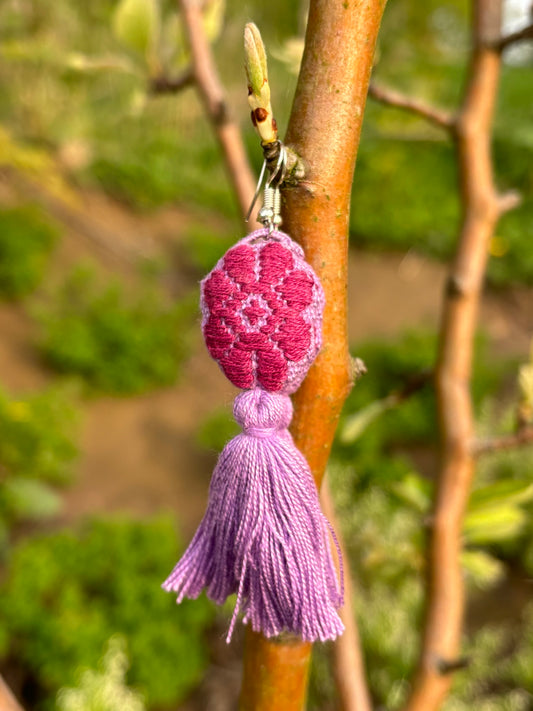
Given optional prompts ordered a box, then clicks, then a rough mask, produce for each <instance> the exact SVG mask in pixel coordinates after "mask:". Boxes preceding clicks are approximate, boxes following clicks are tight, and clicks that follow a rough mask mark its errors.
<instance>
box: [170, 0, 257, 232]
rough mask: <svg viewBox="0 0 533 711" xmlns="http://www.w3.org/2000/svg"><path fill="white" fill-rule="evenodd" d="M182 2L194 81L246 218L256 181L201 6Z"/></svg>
mask: <svg viewBox="0 0 533 711" xmlns="http://www.w3.org/2000/svg"><path fill="white" fill-rule="evenodd" d="M178 2H179V6H180V9H181V17H182V19H183V25H184V28H185V31H186V33H187V38H188V41H189V45H190V50H191V62H192V72H193V75H194V80H195V83H196V86H197V88H198V91H199V93H200V96H201V98H202V101H203V103H204V106H205V109H206V112H207V115H208V117H209V119H210V121H211V123H212V125H213V128H214V131H215V133H216V136H217V138H218V141H219V143H220V146H221V148H222V152H223V154H224V163H225V165H226V167H227V170H228V173H229V177H230V180H231V183H232V185H233V188H234V190H235V194H236V196H237V199H238V202H239V207H240V211H241V213H242V214H244V215H246V214H247V212H248V208H249V207H250V201H249V196H250V194H252V195H253V194H254V192H255V180H254V177H253V174H252V171H251V169H250V164H249V162H248V158H247V156H246V151H245V149H244V144H243V141H242V137H241V134H240V131H239V128H238V126H237V125H236V124H235V122H234V121H233V120H232V119H231V117H230V113H229V109H228V106H227V104H226V99H225V96H224V91H223V88H222V84H221V82H220V79H219V76H218V72H217V69H216V66H215V62H214V59H213V54H212V52H211V47H210V45H209V42H208V40H207V37H206V34H205V31H204V27H203V22H202V14H201V7H200V3H198V2H195V1H194V0H178ZM250 227H253V225H250Z"/></svg>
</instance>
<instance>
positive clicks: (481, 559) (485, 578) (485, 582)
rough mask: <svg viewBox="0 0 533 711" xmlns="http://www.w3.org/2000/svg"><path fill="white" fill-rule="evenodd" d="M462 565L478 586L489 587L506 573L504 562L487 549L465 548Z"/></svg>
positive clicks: (462, 553) (462, 554)
mask: <svg viewBox="0 0 533 711" xmlns="http://www.w3.org/2000/svg"><path fill="white" fill-rule="evenodd" d="M461 565H462V567H463V569H464V570H465V571H466V573H467V574H468V576H469V577H470V578H471V580H472V582H473V583H474V585H476V586H477V587H478V588H489V587H491V586H492V585H495V584H496V583H498V582H499V581H500V580H501V579H502V578H503V577H504V575H505V568H504V565H503V563H502V562H501V561H500V560H498V559H497V558H494V556H492V555H490V554H489V553H487V552H486V551H471V550H463V551H462V552H461Z"/></svg>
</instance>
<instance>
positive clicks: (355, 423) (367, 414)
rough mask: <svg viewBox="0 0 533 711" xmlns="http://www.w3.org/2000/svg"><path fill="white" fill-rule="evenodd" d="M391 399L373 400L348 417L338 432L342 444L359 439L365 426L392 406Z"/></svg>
mask: <svg viewBox="0 0 533 711" xmlns="http://www.w3.org/2000/svg"><path fill="white" fill-rule="evenodd" d="M392 404H393V401H392V400H391V398H390V397H386V398H383V399H382V400H375V401H374V402H371V403H370V405H367V406H366V407H365V408H363V409H362V410H359V412H356V413H355V414H354V415H352V416H351V417H348V418H347V419H346V421H345V422H344V425H343V427H342V429H341V430H340V433H339V441H340V442H341V443H342V444H351V443H352V442H354V441H355V440H356V439H359V437H360V436H361V434H362V433H363V432H364V431H365V430H366V428H367V427H368V426H369V425H370V424H371V423H372V422H373V421H374V420H375V419H377V418H378V417H379V416H380V415H382V414H383V413H384V412H386V411H387V410H390V408H391V407H392Z"/></svg>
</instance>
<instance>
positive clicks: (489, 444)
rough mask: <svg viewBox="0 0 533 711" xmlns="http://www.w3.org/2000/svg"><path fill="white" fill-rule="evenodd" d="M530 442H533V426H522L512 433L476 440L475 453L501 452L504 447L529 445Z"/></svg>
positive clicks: (513, 447)
mask: <svg viewBox="0 0 533 711" xmlns="http://www.w3.org/2000/svg"><path fill="white" fill-rule="evenodd" d="M530 444H533V427H531V426H530V427H522V428H520V429H519V430H517V431H516V432H512V433H511V434H507V435H501V436H500V437H492V438H491V439H486V440H481V441H479V442H476V443H475V445H474V455H476V456H478V455H480V454H491V453H493V452H501V451H503V450H504V449H515V448H516V447H527V445H530Z"/></svg>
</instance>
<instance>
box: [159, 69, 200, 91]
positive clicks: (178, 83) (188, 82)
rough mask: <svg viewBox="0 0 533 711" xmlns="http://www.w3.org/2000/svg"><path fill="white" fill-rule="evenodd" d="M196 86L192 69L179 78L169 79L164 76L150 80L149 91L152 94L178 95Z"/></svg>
mask: <svg viewBox="0 0 533 711" xmlns="http://www.w3.org/2000/svg"><path fill="white" fill-rule="evenodd" d="M193 84H194V72H193V70H192V68H191V67H189V68H188V69H186V70H185V71H184V72H183V73H182V74H180V76H178V77H167V76H165V75H164V74H162V75H160V76H158V77H153V78H151V79H150V82H149V85H148V90H149V92H150V93H151V94H155V95H157V94H177V93H178V92H179V91H182V90H183V89H186V88H187V87H188V86H192V85H193Z"/></svg>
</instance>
